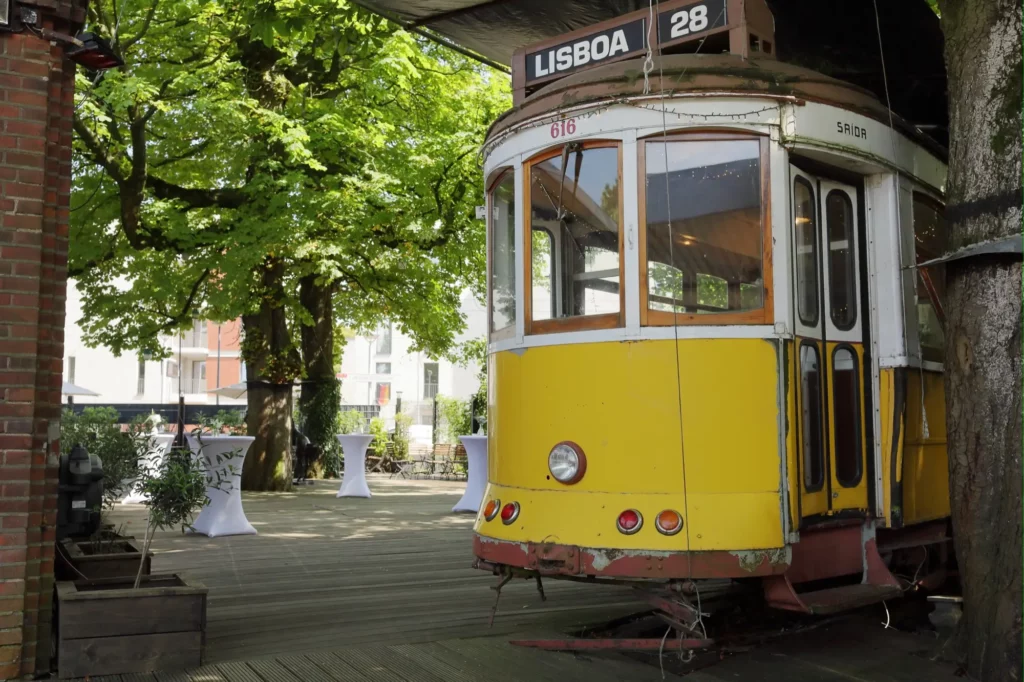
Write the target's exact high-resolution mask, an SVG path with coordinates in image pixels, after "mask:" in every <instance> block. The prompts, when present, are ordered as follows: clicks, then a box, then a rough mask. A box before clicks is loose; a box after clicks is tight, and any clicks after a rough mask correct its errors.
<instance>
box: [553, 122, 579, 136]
mask: <svg viewBox="0 0 1024 682" xmlns="http://www.w3.org/2000/svg"><path fill="white" fill-rule="evenodd" d="M575 134H576V119H574V118H567V119H565V120H562V121H555V122H554V123H552V124H551V139H552V140H557V139H558V138H560V137H565V136H566V135H575Z"/></svg>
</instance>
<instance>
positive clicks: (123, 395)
mask: <svg viewBox="0 0 1024 682" xmlns="http://www.w3.org/2000/svg"><path fill="white" fill-rule="evenodd" d="M461 311H462V314H463V315H464V316H465V317H466V330H465V331H464V332H463V333H462V334H461V335H460V336H459V337H458V339H457V341H458V342H459V343H462V342H465V341H467V340H470V339H481V338H483V337H484V335H485V334H486V331H487V326H486V325H487V316H486V311H485V309H484V307H483V305H481V304H480V302H479V301H477V300H476V298H475V297H474V296H473V295H472V294H471V293H470V292H469V291H466V292H465V293H464V294H463V296H462V301H461ZM81 317H82V300H81V295H80V294H79V292H78V290H77V288H76V287H75V286H74V283H73V282H69V283H68V298H67V318H66V326H65V339H64V381H67V382H69V383H72V384H75V385H77V386H81V387H82V388H86V389H89V390H91V391H94V392H95V393H97V394H98V395H96V396H75V397H74V401H75V403H76V404H108V405H109V404H117V405H120V404H175V403H177V401H178V395H179V391H180V392H181V394H182V395H184V396H185V402H186V403H187V404H189V405H223V406H225V409H238V408H241V409H244V406H245V397H244V396H243V397H241V398H235V399H232V398H229V397H226V396H219V395H217V394H215V393H213V392H212V391H214V390H215V389H216V388H218V387H226V386H231V385H233V384H237V383H239V382H244V381H245V380H246V368H245V364H244V363H243V362H242V360H241V351H240V345H241V325H240V324H239V323H238V322H229V323H226V324H223V325H218V324H216V323H210V322H205V321H197V322H196V323H195V325H193V328H192V329H190V330H188V331H186V332H184V333H183V334H181V335H180V337H178V336H174V337H172V336H167V337H164V338H163V339H162V343H163V345H164V347H165V348H166V349H167V350H168V351H169V353H170V354H171V356H170V357H168V358H166V359H164V360H152V359H145V358H141V357H139V356H138V355H136V354H133V353H125V354H123V355H121V356H120V357H117V356H115V355H114V354H113V353H112V352H111V351H110V350H108V349H107V348H102V347H100V348H89V347H88V346H86V345H85V343H84V341H83V338H82V336H83V335H82V329H81V327H80V326H79V324H78V322H79V320H80V319H81ZM412 346H413V342H412V339H411V338H410V337H408V336H406V335H405V334H403V333H402V332H401V331H400V330H399V329H398V328H397V327H396V326H394V325H391V324H385V325H382V326H381V328H380V329H378V330H377V331H376V332H375V333H374V334H369V335H362V336H359V335H357V336H352V337H350V338H349V339H348V342H347V344H346V345H345V348H344V352H343V356H342V363H341V372H340V374H339V377H338V378H339V379H340V380H341V395H342V398H341V401H342V409H346V408H352V409H360V410H361V411H363V412H364V413H368V412H370V409H369V408H371V406H376V407H377V408H379V415H380V416H381V417H382V418H383V419H384V421H385V423H386V424H387V427H388V429H392V428H394V419H395V412H396V409H397V407H398V403H399V401H401V405H402V411H403V412H404V413H406V414H408V415H410V416H411V417H412V419H413V424H414V426H418V427H420V428H416V429H414V434H415V435H416V436H417V439H421V438H422V437H423V435H424V434H425V435H426V438H427V439H428V440H429V437H430V427H431V425H432V423H433V400H434V397H435V396H437V395H444V396H448V397H453V398H458V399H460V400H465V399H467V398H469V397H470V396H471V395H473V394H474V393H476V391H477V388H478V387H479V379H478V374H479V370H480V368H479V367H477V366H476V364H475V363H474V364H472V365H470V366H468V367H461V366H458V365H455V364H453V363H451V362H449V361H447V360H443V359H441V360H437V359H433V358H430V357H429V356H427V355H426V354H425V353H422V352H415V351H413V350H412ZM374 411H376V410H374ZM423 427H426V428H423Z"/></svg>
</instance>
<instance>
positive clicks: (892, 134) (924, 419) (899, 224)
mask: <svg viewBox="0 0 1024 682" xmlns="http://www.w3.org/2000/svg"><path fill="white" fill-rule="evenodd" d="M872 4H873V5H874V8H875V32H876V33H877V35H878V57H879V59H881V62H882V86H883V87H884V89H885V108H886V110H887V111H888V112H889V142H890V144H891V145H892V161H893V168H894V169H895V171H894V172H895V174H896V235H897V240H898V243H899V245H900V256H901V258H902V257H903V255H904V254H903V208H902V205H901V201H900V194H901V188H900V170H899V165H898V163H897V155H896V149H897V145H896V126H895V125H894V124H893V117H892V101H891V100H890V98H889V76H888V74H887V72H886V68H885V47H884V46H883V45H882V20H881V18H880V17H879V14H878V0H872ZM914 238H915V239H916V238H917V236H916V235H915V236H914ZM915 263H916V258H915ZM918 279H921V280H922V281H923V276H922V275H921V270H920V268H917V267H915V268H914V301H915V303H916V302H917V300H918V296H917V280H918ZM915 312H916V313H917V314H920V312H919V311H915ZM903 317H904V323H905V321H906V318H907V316H906V315H904V316H903ZM915 318H916V315H915ZM903 338H904V340H906V338H907V335H906V332H904V334H903ZM917 377H918V381H919V382H920V384H921V390H920V393H921V438H922V439H927V438H928V437H929V436H930V435H931V434H930V433H929V429H928V410H927V409H926V408H925V397H924V353H922V352H921V335H920V333H918V338H917Z"/></svg>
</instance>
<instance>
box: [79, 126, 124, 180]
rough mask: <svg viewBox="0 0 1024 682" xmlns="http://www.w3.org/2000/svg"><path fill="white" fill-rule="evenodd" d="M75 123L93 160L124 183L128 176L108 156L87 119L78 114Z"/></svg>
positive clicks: (115, 178)
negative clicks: (88, 124)
mask: <svg viewBox="0 0 1024 682" xmlns="http://www.w3.org/2000/svg"><path fill="white" fill-rule="evenodd" d="M73 125H74V128H75V132H76V133H78V137H79V138H80V139H81V140H82V143H83V144H85V146H86V148H87V149H88V150H89V153H90V155H91V156H92V159H93V161H95V162H96V163H97V164H98V165H99V166H101V167H102V168H103V170H105V171H106V172H107V175H109V176H110V177H111V178H112V179H113V180H114V182H116V183H117V184H118V185H121V184H123V183H124V182H125V181H126V180H127V178H126V177H125V175H124V173H123V172H122V171H121V168H120V167H119V166H118V164H117V163H115V162H114V160H113V159H111V158H110V157H108V156H107V153H106V152H105V151H104V149H103V147H102V146H101V145H100V141H99V140H98V139H97V138H96V136H95V135H94V134H93V132H92V131H91V130H89V127H88V126H87V125H85V121H83V120H82V119H81V118H79V117H78V116H77V115H76V116H75V120H74V124H73Z"/></svg>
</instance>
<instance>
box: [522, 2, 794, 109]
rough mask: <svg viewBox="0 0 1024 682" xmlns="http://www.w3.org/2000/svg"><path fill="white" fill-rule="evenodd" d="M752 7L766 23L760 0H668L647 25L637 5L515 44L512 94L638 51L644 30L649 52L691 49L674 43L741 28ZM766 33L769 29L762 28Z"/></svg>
mask: <svg viewBox="0 0 1024 682" xmlns="http://www.w3.org/2000/svg"><path fill="white" fill-rule="evenodd" d="M752 6H754V7H756V9H755V12H756V13H757V14H758V15H760V14H764V15H766V16H765V17H764V18H766V19H767V22H766V23H767V24H768V26H771V25H772V19H771V14H770V13H769V12H768V9H767V6H766V5H765V4H764V0H672V1H670V2H663V3H661V6H660V7H659V8H658V10H657V14H656V15H655V16H654V26H653V27H652V26H650V24H649V22H650V20H651V13H650V12H649V10H646V9H645V10H638V11H636V12H632V13H630V14H626V15H623V16H621V17H618V18H616V19H611V20H609V21H604V22H601V23H599V24H595V25H593V26H590V27H587V28H584V29H580V30H578V31H573V32H572V33H567V34H564V35H561V36H556V37H554V38H551V39H548V40H545V41H543V42H541V43H537V44H534V45H530V46H527V47H525V48H520V49H519V50H516V52H515V55H514V56H513V59H512V83H513V89H514V90H515V91H516V99H517V100H519V99H520V98H521V97H525V95H526V94H527V92H528V91H532V90H533V89H535V88H536V87H539V86H540V85H542V84H544V83H548V82H550V81H552V80H555V79H558V78H561V77H563V76H568V75H569V74H572V73H575V72H577V71H581V70H583V69H588V68H593V67H595V66H600V65H602V64H608V63H611V62H615V61H619V60H621V59H628V58H631V57H638V56H641V55H643V54H645V53H646V52H647V37H648V35H650V39H651V42H652V43H653V48H654V50H655V51H658V50H661V51H666V50H671V51H693V49H695V48H693V49H690V48H689V46H687V47H682V48H681V47H679V46H682V45H685V44H687V43H691V42H694V43H698V44H700V41H703V40H705V39H706V38H707V37H708V36H711V35H714V34H719V33H724V32H726V31H730V30H733V29H739V28H743V29H746V23H747V21H746V20H747V15H748V14H749V13H750V9H753V8H754V7H752ZM758 19H761V17H758ZM757 23H761V22H757ZM651 29H653V30H651ZM761 33H762V34H764V33H766V32H765V31H761ZM767 33H769V34H772V33H774V31H771V29H768V31H767ZM765 37H769V36H765ZM770 39H772V40H773V39H774V36H771V37H770ZM733 42H734V41H733V39H732V36H731V35H730V51H734V52H735V51H736V49H734V48H735V46H734V45H732V43H733ZM747 42H748V41H747V40H746V36H745V35H744V40H743V41H736V45H740V46H742V47H743V48H744V49H745V48H746V45H747ZM769 44H770V43H769ZM719 49H721V47H720V46H719Z"/></svg>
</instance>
